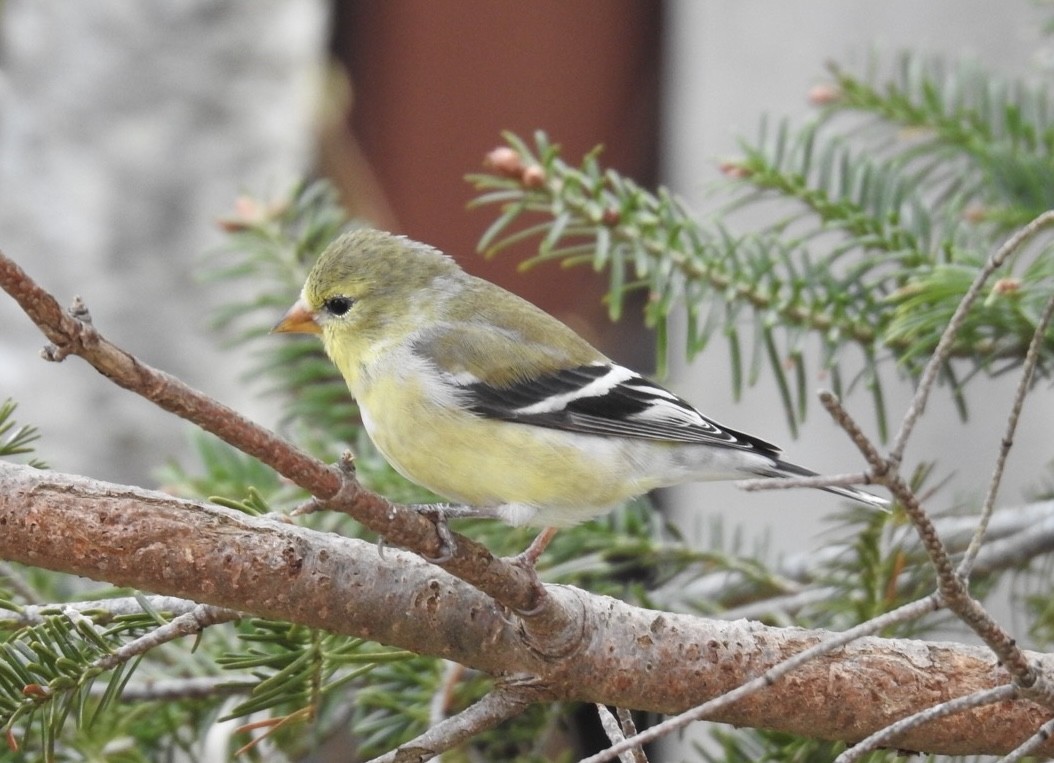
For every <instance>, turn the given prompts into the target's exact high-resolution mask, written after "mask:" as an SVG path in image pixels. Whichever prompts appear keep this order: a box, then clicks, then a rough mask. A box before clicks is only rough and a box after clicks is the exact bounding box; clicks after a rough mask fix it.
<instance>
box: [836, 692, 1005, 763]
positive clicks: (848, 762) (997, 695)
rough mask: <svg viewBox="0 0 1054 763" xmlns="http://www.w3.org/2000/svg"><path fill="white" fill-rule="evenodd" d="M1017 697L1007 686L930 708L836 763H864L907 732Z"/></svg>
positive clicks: (878, 733)
mask: <svg viewBox="0 0 1054 763" xmlns="http://www.w3.org/2000/svg"><path fill="white" fill-rule="evenodd" d="M1017 694H1018V690H1017V687H1015V686H1011V685H1009V684H1005V685H1003V686H996V687H994V688H992V689H985V690H984V691H979V692H976V693H974V694H970V695H967V696H965V697H956V698H955V699H951V700H948V701H947V702H941V703H940V704H938V705H933V706H932V707H927V708H926V709H925V710H922V711H921V712H918V713H913V714H912V715H909V716H907V717H905V718H901V719H900V720H898V721H896V722H895V723H891V724H889V725H888V726H886V727H885V728H884V729H880V730H879V731H876V732H875V733H874V734H872V735H871V736H869V737H867V738H865V739H862V740H861V741H859V742H857V743H856V744H854V745H853V746H852V747H850V748H849V749H848V750H846V751H845V752H843V753H842V754H841V755H839V756H838V757H837V758H835V759H834V763H853V762H854V761H857V760H860V758H862V757H863V756H864V755H867V754H868V753H869V752H871V751H872V750H877V749H879V748H880V747H889V746H891V745H892V743H894V742H895V741H896V738H897V737H898V736H900V735H901V734H903V733H904V732H905V731H911V729H914V728H917V727H919V726H921V725H923V724H925V723H930V722H931V721H935V720H937V719H938V718H944V717H946V716H949V715H954V714H955V713H961V712H963V711H964V710H972V709H973V708H975V707H982V706H984V705H992V704H995V703H996V702H1003V701H1004V700H1011V699H1015V698H1016V697H1017Z"/></svg>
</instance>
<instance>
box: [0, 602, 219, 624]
mask: <svg viewBox="0 0 1054 763" xmlns="http://www.w3.org/2000/svg"><path fill="white" fill-rule="evenodd" d="M142 599H143V600H145V601H146V603H147V604H148V605H149V606H150V608H151V610H153V611H154V612H162V613H164V614H168V615H173V616H178V615H182V614H186V613H187V612H191V611H193V610H194V608H195V607H197V606H199V605H198V602H196V601H191V600H190V599H181V598H179V597H178V596H144V597H142ZM145 611H146V610H144V609H143V603H142V601H141V600H140V597H137V596H118V597H116V598H113V599H95V600H92V601H73V602H69V603H62V604H26V605H23V606H21V607H19V609H18V611H4V610H0V623H11V624H14V625H19V626H26V625H39V624H40V623H42V622H44V618H45V617H47V616H48V615H61V614H63V613H66V612H81V613H88V614H90V615H91V617H92V620H93V621H95V622H99V621H100V620H102V621H107V620H110V619H112V618H114V617H119V616H121V615H140V614H143V612H145Z"/></svg>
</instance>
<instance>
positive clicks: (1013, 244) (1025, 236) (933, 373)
mask: <svg viewBox="0 0 1054 763" xmlns="http://www.w3.org/2000/svg"><path fill="white" fill-rule="evenodd" d="M1052 224H1054V210H1049V211H1047V212H1044V213H1043V214H1041V215H1039V216H1038V217H1036V219H1034V220H1032V222H1030V223H1029V224H1028V225H1026V226H1025V227H1023V228H1021V229H1020V230H1018V231H1017V232H1016V233H1014V235H1013V236H1011V237H1010V238H1009V239H1007V240H1006V242H1005V243H1004V244H1003V245H1002V246H1001V247H999V249H998V251H996V252H995V254H993V255H992V256H991V257H990V258H989V260H988V262H986V263H985V265H984V267H983V268H981V271H980V272H979V273H978V274H977V277H976V278H975V279H974V281H973V283H972V284H970V288H969V289H967V291H966V294H964V295H963V298H962V301H961V302H959V305H958V307H956V308H955V312H954V313H953V314H952V317H951V320H950V321H948V325H947V326H946V327H945V329H944V333H942V334H941V338H940V341H938V342H937V347H936V349H935V350H934V351H933V355H932V356H931V357H930V359H929V362H927V363H926V366H925V368H924V369H923V371H922V375H921V377H920V378H919V385H918V388H917V389H916V390H915V397H914V398H913V399H912V401H911V404H910V405H909V406H908V410H907V412H906V413H905V414H904V419H903V421H902V422H901V424H900V431H898V432H897V436H896V437H895V438H894V439H893V447H892V448H891V449H890V451H889V458H890V460H891V461H893V462H894V463H898V464H899V463H900V461H901V459H903V457H904V449H905V448H906V447H907V444H908V438H909V437H911V433H912V431H913V430H914V429H915V424H916V422H917V421H918V420H919V417H920V416H921V415H922V412H923V410H925V408H926V401H927V400H928V399H929V395H930V392H931V391H932V389H933V386H934V384H935V383H936V381H937V377H938V375H939V374H940V370H941V368H942V367H943V366H944V364H945V363H947V362H948V356H949V353H950V352H951V349H952V345H953V344H954V343H955V339H956V337H957V336H958V335H959V331H961V330H962V327H963V324H964V323H965V322H966V317H967V315H968V314H969V312H970V308H971V307H973V303H974V302H976V301H977V298H978V297H979V296H980V294H981V290H982V289H983V288H984V285H985V283H986V282H987V281H988V279H989V278H991V276H992V274H993V273H994V272H995V271H996V270H998V269H999V268H1000V267H1002V265H1003V263H1004V262H1006V260H1007V258H1008V257H1010V255H1012V254H1013V253H1014V252H1016V251H1017V250H1018V249H1020V248H1021V246H1022V245H1023V244H1025V243H1026V242H1027V241H1028V240H1029V239H1031V238H1032V237H1033V236H1035V235H1036V234H1037V233H1039V232H1040V231H1041V230H1043V229H1044V228H1046V227H1047V226H1049V225H1052Z"/></svg>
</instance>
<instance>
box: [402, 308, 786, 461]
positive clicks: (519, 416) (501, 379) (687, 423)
mask: <svg viewBox="0 0 1054 763" xmlns="http://www.w3.org/2000/svg"><path fill="white" fill-rule="evenodd" d="M488 317H489V318H491V320H490V322H489V323H487V324H473V323H472V322H465V321H462V322H459V323H458V324H456V325H452V324H448V325H446V326H439V327H434V328H433V329H432V330H430V331H427V332H426V333H423V334H421V335H419V336H418V338H417V340H416V341H415V342H414V351H415V352H416V353H417V354H419V355H421V356H423V357H425V358H428V359H429V360H430V361H432V362H433V363H434V364H435V366H436V367H437V370H438V371H439V372H440V374H442V376H443V377H444V379H445V382H446V383H447V384H451V385H453V386H454V387H456V388H457V393H458V395H459V397H460V398H461V400H462V404H463V405H464V406H465V407H466V408H468V409H469V410H471V411H472V412H474V413H476V414H477V415H480V416H486V417H490V418H494V419H501V420H503V421H513V422H519V423H523V424H532V425H534V426H540V427H547V428H550V429H562V430H565V431H569V432H579V433H582V434H595V435H606V436H618V437H631V438H635V439H642V440H657V441H665V442H671V443H686V444H699V445H711V446H716V447H724V448H733V449H736V450H749V451H754V452H757V453H761V454H763V455H766V456H772V457H776V456H777V454H778V453H779V452H780V449H779V448H777V447H776V446H775V445H772V444H771V443H768V442H766V441H764V440H761V439H759V438H757V437H753V436H752V435H748V434H744V433H742V432H737V431H735V430H733V429H729V428H727V427H724V426H722V425H721V424H718V423H717V422H715V421H713V420H711V419H709V418H707V417H706V416H703V415H702V414H701V413H699V412H698V411H697V410H696V409H695V408H693V407H692V406H691V405H690V404H689V403H687V402H686V401H685V400H683V399H681V398H680V397H678V396H677V395H675V394H674V393H672V392H670V391H669V390H667V389H664V388H663V387H661V386H659V385H658V384H656V383H655V382H652V381H650V380H648V379H646V378H644V377H643V376H641V375H640V374H638V373H636V372H634V371H631V370H630V369H628V368H626V367H624V366H620V365H618V364H617V363H614V362H612V361H611V360H609V359H608V358H605V357H604V356H603V355H601V354H600V353H598V352H597V351H596V350H594V349H593V348H592V347H590V346H589V345H588V344H587V343H586V342H585V341H584V340H582V339H581V338H580V337H578V336H574V337H573V340H572V341H570V342H561V343H559V344H556V345H554V344H553V343H551V342H545V341H542V338H541V337H536V336H532V335H531V334H529V333H527V332H521V331H519V329H518V327H517V326H516V325H515V323H514V322H513V321H500V322H498V321H494V320H493V316H488ZM554 323H555V325H556V326H559V327H560V328H561V329H563V330H565V331H567V332H569V333H570V330H569V329H566V327H564V326H563V324H560V323H556V322H555V321H554ZM508 357H513V358H515V359H516V363H515V364H504V365H502V364H501V363H496V362H495V359H496V358H508ZM511 365H515V368H512V367H510V366H511Z"/></svg>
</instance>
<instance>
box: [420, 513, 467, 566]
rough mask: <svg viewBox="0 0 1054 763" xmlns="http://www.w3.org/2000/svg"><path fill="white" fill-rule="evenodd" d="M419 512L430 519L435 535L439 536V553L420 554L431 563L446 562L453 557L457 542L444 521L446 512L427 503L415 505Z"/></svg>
mask: <svg viewBox="0 0 1054 763" xmlns="http://www.w3.org/2000/svg"><path fill="white" fill-rule="evenodd" d="M414 508H415V509H417V512H418V513H419V514H423V515H424V516H426V517H428V518H429V519H431V520H432V524H433V525H435V528H436V535H437V536H438V537H439V554H438V555H437V556H427V555H425V554H422V555H421V556H422V557H423V558H424V560H425V561H426V562H431V563H432V564H446V563H447V562H449V561H450V560H451V559H453V558H454V551H455V550H456V549H457V542H456V541H455V540H454V533H453V532H451V531H450V526H449V525H447V522H446V514H445V513H444V511H443V508H442V507H441V506H435V505H428V506H415V507H414Z"/></svg>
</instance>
